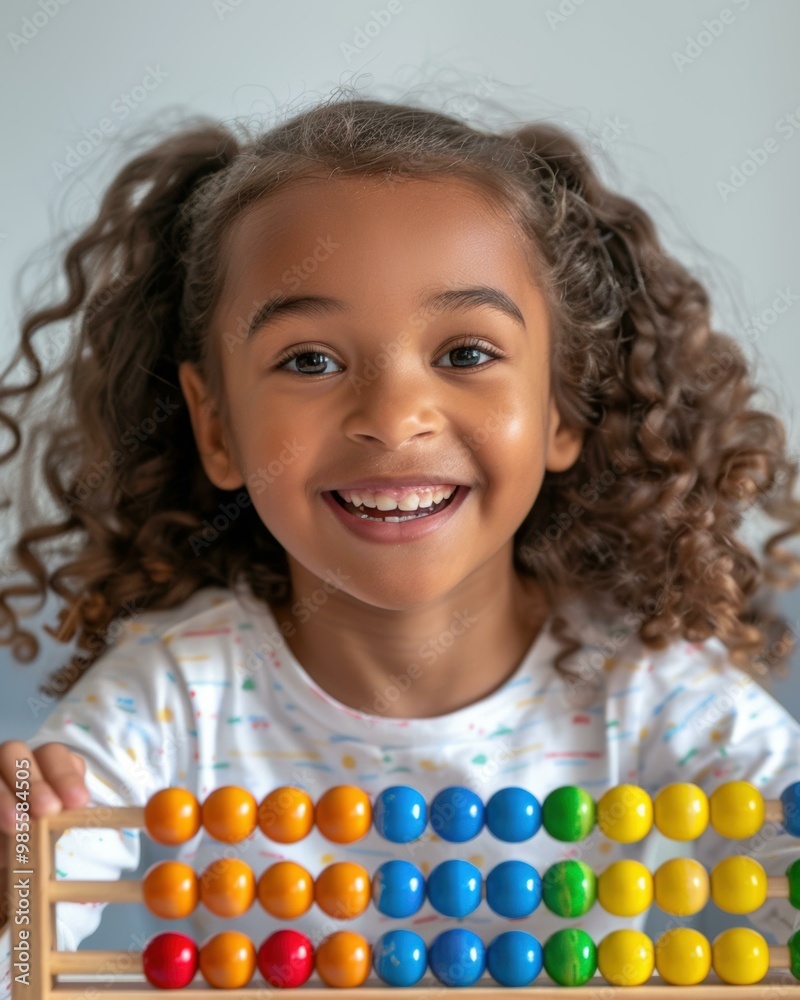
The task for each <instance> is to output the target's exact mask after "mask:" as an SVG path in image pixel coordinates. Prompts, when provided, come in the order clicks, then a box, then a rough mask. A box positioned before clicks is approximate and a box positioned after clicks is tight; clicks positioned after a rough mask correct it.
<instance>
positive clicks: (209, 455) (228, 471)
mask: <svg viewBox="0 0 800 1000" xmlns="http://www.w3.org/2000/svg"><path fill="white" fill-rule="evenodd" d="M178 380H179V381H180V384H181V389H182V391H183V395H184V398H185V399H186V405H187V406H188V407H189V416H190V418H191V421H192V430H193V431H194V439H195V442H196V443H197V450H198V452H199V453H200V460H201V461H202V463H203V468H204V469H205V470H206V475H207V476H208V478H209V479H210V480H211V482H212V483H213V484H214V485H215V486H216V487H217V488H218V489H220V490H235V489H236V488H237V487H238V486H242V485H244V476H243V475H242V474H241V472H240V471H239V468H238V464H237V460H236V458H235V456H234V454H233V449H232V448H231V446H230V444H229V441H228V433H227V431H226V428H225V427H224V425H223V421H222V418H221V417H220V414H219V410H218V409H217V405H216V403H215V402H214V400H213V399H212V396H211V393H210V391H209V389H208V387H207V385H206V383H205V381H204V379H203V376H202V375H201V374H200V372H199V371H198V370H197V368H196V367H195V365H193V364H192V363H191V362H190V361H182V362H181V364H180V365H178Z"/></svg>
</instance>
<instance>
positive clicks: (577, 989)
mask: <svg viewBox="0 0 800 1000" xmlns="http://www.w3.org/2000/svg"><path fill="white" fill-rule="evenodd" d="M792 984H795V985H792ZM332 989H333V988H332V987H330V986H325V984H324V983H320V984H319V985H316V986H300V987H297V988H293V989H291V990H286V991H284V990H279V989H277V988H273V987H270V986H268V985H267V984H266V983H264V982H263V981H262V980H260V979H259V980H258V981H256V982H253V983H252V984H251V985H249V986H244V987H242V988H240V989H235V990H227V989H226V990H225V991H224V992H220V991H219V990H217V989H215V988H214V987H212V986H208V985H206V984H204V985H197V986H187V987H184V988H183V989H181V990H175V991H172V992H174V995H175V997H176V1000H178V998H179V1000H212V998H213V997H223V996H224V998H225V1000H263V998H264V996H265V995H267V993H268V994H269V995H270V996H272V995H273V994H275V995H277V994H278V993H284V992H285V993H286V996H287V1000H288V997H289V995H290V994H291V1000H323V998H325V997H330V995H331V992H332ZM87 991H88V992H87ZM91 991H94V993H92V992H91ZM431 991H435V992H431ZM163 992H164V991H163V990H157V989H154V988H153V987H150V986H149V985H147V986H145V987H141V986H137V985H136V984H135V983H118V984H116V986H115V987H114V988H111V989H108V988H105V987H104V992H103V993H102V994H98V993H97V985H96V984H93V983H91V982H82V983H65V984H62V985H59V986H57V987H56V988H55V989H54V990H53V992H52V994H51V997H52V998H53V1000H87V996H89V997H91V996H92V995H95V996H98V995H99V996H107V997H109V998H113V1000H155V997H157V996H160V995H162V994H163ZM339 992H341V993H343V994H344V993H345V992H346V994H347V995H348V996H350V997H351V998H357V1000H400V998H403V997H405V998H406V1000H411V998H413V1000H419V998H420V997H425V996H429V995H430V996H431V997H432V998H435V1000H441V998H442V996H443V995H444V994H452V995H453V996H454V997H455V995H456V993H457V995H458V1000H462V998H463V1000H495V998H497V997H498V996H500V995H501V994H503V995H505V994H508V996H509V998H511V997H513V998H514V1000H598V998H600V1000H605V998H606V997H619V1000H698V998H699V1000H706V998H709V1000H765V998H766V1000H769V998H770V997H773V996H775V997H780V998H784V997H789V998H792V1000H796V998H797V997H798V996H800V986H798V985H797V982H796V980H794V979H787V978H786V977H785V976H783V977H781V978H774V977H769V978H764V979H762V980H761V982H760V983H754V984H753V985H752V986H729V985H728V984H727V983H723V982H721V981H720V980H718V979H717V980H716V981H714V982H708V983H703V984H700V985H699V986H670V985H669V984H667V983H664V982H663V981H662V980H660V979H658V978H653V979H651V980H649V981H648V982H646V983H643V984H642V985H641V986H609V985H608V983H606V981H605V980H604V979H602V978H601V977H595V978H594V979H590V980H589V982H588V983H586V984H585V985H584V986H553V985H551V984H550V983H542V984H541V985H540V986H524V987H520V986H517V987H513V988H508V989H506V988H504V987H502V986H498V985H497V983H493V982H487V983H486V984H485V985H476V986H467V987H458V988H456V987H447V986H443V985H442V984H441V983H439V982H438V981H436V980H434V979H431V978H429V977H425V978H424V979H421V980H420V981H419V982H418V983H417V984H416V985H415V986H411V987H392V986H389V987H386V986H377V985H368V984H366V983H365V984H364V985H363V986H356V987H353V989H352V990H347V991H339Z"/></svg>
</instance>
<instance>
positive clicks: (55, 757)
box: [0, 740, 90, 924]
mask: <svg viewBox="0 0 800 1000" xmlns="http://www.w3.org/2000/svg"><path fill="white" fill-rule="evenodd" d="M23 762H24V763H23ZM23 767H25V768H26V769H27V770H28V771H29V774H28V776H27V777H25V778H20V779H19V780H18V778H17V775H18V774H19V772H21V771H22V769H23ZM85 774H86V761H85V760H84V759H83V757H80V756H78V754H76V753H73V752H72V751H71V750H70V749H69V747H67V746H65V745H64V744H63V743H45V744H44V745H43V746H40V747H39V748H38V750H31V749H30V748H29V747H27V746H26V745H25V744H24V743H23V742H21V741H20V740H7V741H6V742H5V743H0V889H2V888H3V886H2V881H3V878H4V875H5V869H6V868H7V867H8V844H9V838H10V837H12V836H13V835H14V833H15V832H16V830H17V821H19V823H20V825H21V824H22V823H27V819H28V817H29V816H30V817H31V818H32V819H38V818H39V817H40V816H49V815H54V814H55V813H59V812H61V809H62V807H67V808H68V809H76V808H79V807H80V806H85V805H86V804H87V803H88V801H89V798H90V796H89V789H88V788H87V787H86V784H85V782H84V780H83V779H84V775H85ZM18 785H19V788H18V787H17V786H18ZM21 791H27V793H28V795H27V798H26V799H20V802H27V804H28V807H29V808H28V809H25V810H18V811H17V809H16V806H17V800H16V795H17V793H18V792H21ZM21 828H22V829H25V827H24V826H22V827H21ZM27 832H28V833H30V830H28V831H27ZM4 896H5V892H4V891H3V892H0V911H2V909H3V902H4V901H5V900H4V899H3V898H2V897H4ZM0 924H2V918H0Z"/></svg>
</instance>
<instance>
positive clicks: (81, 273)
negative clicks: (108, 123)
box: [0, 120, 238, 693]
mask: <svg viewBox="0 0 800 1000" xmlns="http://www.w3.org/2000/svg"><path fill="white" fill-rule="evenodd" d="M237 152H238V144H237V140H236V138H235V137H234V136H233V135H232V134H231V133H229V132H228V131H227V130H226V129H224V128H222V127H221V126H219V125H217V124H213V123H206V122H204V121H202V120H200V121H198V123H197V124H191V125H188V126H186V127H185V128H183V129H182V130H181V131H179V132H178V133H176V134H173V135H171V136H170V137H169V138H168V139H165V140H164V141H162V142H159V143H158V144H157V145H155V146H153V147H152V148H150V149H148V150H147V151H146V152H144V153H142V154H141V155H138V156H136V157H135V158H134V159H133V160H131V161H130V162H129V163H128V164H127V165H126V166H124V167H123V168H122V169H121V170H120V171H119V173H118V174H117V175H116V177H115V178H114V180H113V181H112V182H111V184H110V185H109V187H108V188H107V190H106V192H105V195H104V197H103V199H102V203H101V204H100V207H99V210H98V213H97V216H96V218H95V220H94V221H93V222H92V223H91V225H89V226H88V227H87V228H86V229H85V230H84V231H83V232H82V233H81V234H80V236H79V237H78V238H77V239H76V240H74V242H73V243H72V244H71V245H70V247H69V249H68V251H67V253H66V256H65V259H64V270H65V273H66V278H67V282H68V291H67V293H66V295H65V297H64V298H63V300H62V301H60V302H57V303H55V304H53V305H49V306H47V307H45V308H40V309H37V310H35V311H33V312H32V313H30V314H29V315H28V316H27V317H26V318H25V319H24V322H23V324H22V329H21V342H20V345H19V348H18V350H17V353H16V355H15V356H14V357H13V358H12V360H11V362H10V364H9V366H8V367H7V368H6V370H5V371H4V372H3V374H2V376H0V421H2V424H3V426H4V427H5V428H6V429H8V430H10V431H11V434H12V435H13V438H14V442H13V445H12V447H11V448H10V449H9V450H8V451H6V452H4V453H3V454H2V456H0V464H2V463H5V462H9V461H10V460H11V459H12V457H13V456H14V455H15V454H16V453H17V452H18V451H19V449H20V446H21V443H22V437H23V435H22V430H21V428H20V425H19V424H18V422H17V420H16V419H15V416H14V415H12V413H11V412H10V405H9V404H11V402H12V401H13V400H14V399H15V397H21V406H20V409H19V413H17V414H16V416H20V415H21V414H22V413H23V412H25V411H27V410H28V409H29V407H30V404H31V403H32V402H33V401H34V400H36V401H39V400H40V399H41V396H42V393H43V390H44V388H45V386H46V385H48V384H49V383H51V382H53V381H54V380H56V379H61V380H62V388H61V389H60V391H59V393H58V394H57V397H56V401H57V403H58V402H59V401H60V403H61V404H62V405H63V403H64V402H65V401H66V402H67V403H68V411H67V412H64V411H62V410H61V409H59V407H58V406H51V407H50V408H49V409H47V410H46V411H45V413H44V418H43V419H41V420H40V422H39V423H38V425H37V426H35V427H32V428H31V429H30V432H29V436H28V445H29V451H28V452H26V454H25V455H24V456H23V463H22V473H23V477H24V479H25V482H26V483H27V488H26V489H24V490H18V491H16V492H17V496H18V498H19V503H18V505H17V506H18V510H19V515H20V519H21V523H22V525H23V528H24V530H23V531H22V534H21V537H20V538H19V540H18V541H17V542H16V544H15V545H14V547H13V549H12V550H11V558H12V560H13V564H14V565H13V570H17V569H22V570H24V571H26V572H27V573H28V574H30V576H31V578H32V580H33V582H32V583H31V584H22V583H19V584H16V585H13V586H6V587H5V588H3V589H2V590H0V621H2V623H3V625H5V626H10V628H11V630H12V634H11V636H10V637H6V638H4V642H6V643H10V644H11V645H12V647H13V651H14V654H15V656H16V657H17V658H18V659H20V660H30V659H32V658H33V657H34V656H35V655H36V654H37V652H38V643H37V641H36V639H35V636H34V635H33V634H32V633H30V632H26V631H24V630H22V629H21V628H20V627H19V625H18V623H17V621H16V613H15V611H14V610H12V608H11V607H10V606H9V603H8V600H9V598H20V597H27V596H31V595H34V596H38V597H39V598H40V603H39V608H41V606H42V604H43V603H44V598H45V595H46V591H47V589H48V588H51V589H52V590H53V591H55V592H56V593H57V594H58V595H59V596H60V597H61V598H63V600H64V601H65V603H66V607H65V608H64V609H63V610H62V611H61V612H60V614H59V620H60V627H59V628H58V629H52V628H50V627H49V626H45V629H46V631H47V632H48V633H49V634H50V635H52V636H54V637H55V638H56V639H57V640H58V641H60V642H67V641H69V640H71V639H72V638H73V637H74V636H75V635H76V633H77V634H78V648H79V649H80V650H83V651H84V652H89V653H91V656H90V657H75V658H74V660H73V662H72V663H71V664H70V665H69V666H68V667H66V668H63V669H62V671H60V672H59V673H58V674H57V675H55V677H54V679H53V680H54V683H55V684H56V685H58V684H59V683H60V687H58V686H57V687H56V690H60V691H62V692H63V690H66V689H67V688H68V687H69V686H71V684H72V683H74V681H75V680H76V679H77V677H78V676H80V674H81V673H82V672H83V670H85V669H86V667H88V666H89V665H90V663H91V662H93V660H94V659H96V657H97V655H99V654H100V653H101V652H102V651H103V649H104V648H105V646H106V630H107V627H108V625H109V622H110V620H111V618H112V617H113V616H114V615H115V614H117V613H119V612H120V611H121V610H122V611H123V613H124V612H125V611H127V612H128V616H130V615H135V614H136V613H138V612H139V611H141V610H142V607H143V605H147V603H148V601H149V600H152V599H155V598H157V597H158V596H161V597H163V596H164V594H165V593H166V592H167V590H169V586H168V585H169V582H170V581H171V579H172V574H173V565H172V561H171V558H170V552H171V550H172V546H171V544H170V533H171V531H172V530H174V527H175V525H176V524H181V523H184V524H185V523H193V524H194V523H196V519H194V518H193V517H191V516H189V515H188V514H187V512H186V510H185V507H186V504H185V503H184V502H183V500H184V499H185V496H184V497H181V491H185V489H186V485H187V482H188V480H189V478H190V461H189V459H187V449H186V447H185V442H186V441H191V440H192V432H191V426H190V423H189V421H188V417H187V414H186V411H185V406H184V405H183V401H182V397H181V393H180V388H179V385H178V381H177V377H176V368H175V362H174V355H175V350H176V342H177V340H178V338H179V334H180V328H181V316H180V307H181V298H182V290H183V283H184V265H183V261H182V253H183V250H184V245H185V243H186V240H187V238H189V234H190V220H191V215H190V213H188V212H187V207H188V206H189V203H190V201H191V197H192V193H193V191H195V190H196V189H197V188H198V187H199V186H200V185H202V183H203V182H204V180H207V179H209V178H212V177H213V176H214V175H217V174H219V173H220V172H224V171H225V169H226V168H227V167H228V166H229V165H230V164H231V163H232V162H233V160H234V159H235V157H236V155H237ZM70 318H71V319H72V320H73V323H72V330H71V341H70V344H69V348H70V349H69V351H68V355H67V357H66V358H65V359H64V361H63V362H62V364H61V365H60V366H59V367H58V368H57V369H56V370H54V371H52V372H49V373H47V374H46V375H45V374H43V371H42V362H41V359H40V357H39V355H38V353H37V345H35V344H34V338H35V335H36V334H37V332H38V331H40V330H42V329H43V328H45V327H47V326H48V325H49V324H51V323H54V322H56V321H59V320H66V319H70ZM23 362H24V363H26V364H27V366H29V369H30V370H32V374H33V377H32V379H31V380H30V381H27V382H22V383H21V384H10V382H9V375H10V373H11V372H12V371H13V370H14V368H15V367H16V366H17V365H21V363H23ZM19 401H20V400H18V402H19ZM44 433H47V434H48V435H49V447H48V449H47V451H46V454H45V457H44V468H43V471H44V478H45V481H46V485H47V488H48V492H49V496H50V499H52V501H53V502H54V503H55V507H56V509H57V511H58V515H59V519H58V521H57V522H56V523H51V524H42V523H37V522H36V518H37V516H40V515H38V512H37V511H36V510H35V506H34V503H33V500H34V497H35V496H36V490H35V487H34V486H33V485H32V483H31V479H30V476H31V472H32V468H33V466H34V462H33V461H32V459H31V457H30V452H32V451H33V444H34V442H35V439H36V438H37V437H39V436H40V435H42V434H44ZM10 506H11V501H10V500H8V501H6V503H5V507H6V508H8V507H10ZM75 532H80V533H81V536H82V541H83V545H82V548H81V550H80V552H79V553H77V554H75V550H74V547H70V546H66V545H64V546H62V547H61V548H60V549H58V550H57V551H58V552H59V554H69V553H71V554H73V555H75V558H73V559H72V560H71V561H68V562H66V563H65V564H64V565H62V566H61V567H60V568H59V569H57V570H56V571H55V572H54V573H52V575H48V572H47V568H46V566H45V563H44V561H43V559H42V558H41V556H40V555H39V553H37V551H36V550H35V547H38V546H44V545H45V544H47V543H53V542H56V541H60V540H61V539H62V538H63V537H64V536H70V535H73V534H74V533H75ZM6 575H8V574H6ZM201 575H202V570H201V569H200V567H199V566H198V567H197V568H196V571H195V579H194V580H192V579H191V578H190V576H187V577H186V578H184V579H183V581H182V582H181V584H180V586H178V587H177V588H176V589H175V590H174V592H172V593H171V594H170V597H169V601H168V603H170V602H171V603H177V602H178V601H180V600H183V599H185V597H186V596H188V594H190V593H191V592H192V590H194V589H196V587H197V585H198V580H199V578H200V576H201ZM70 579H76V580H77V581H78V582H79V589H78V590H77V591H73V590H72V589H70V587H69V586H68V581H69V580H70ZM27 613H31V612H30V611H29V612H27ZM42 690H43V691H45V692H46V693H50V689H49V688H48V687H47V686H44V687H43V688H42Z"/></svg>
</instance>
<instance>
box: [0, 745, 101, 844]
mask: <svg viewBox="0 0 800 1000" xmlns="http://www.w3.org/2000/svg"><path fill="white" fill-rule="evenodd" d="M74 757H75V755H74V754H73V753H72V752H71V751H70V750H69V749H68V748H67V747H66V746H64V745H63V744H62V743H46V744H44V746H41V747H39V748H38V749H36V750H33V751H32V750H31V748H30V747H29V746H27V745H26V744H25V743H23V742H22V741H21V740H9V741H8V742H6V743H3V744H2V746H0V778H2V782H3V784H2V785H0V833H7V834H11V833H13V831H14V828H15V822H16V813H17V812H19V813H20V814H21V815H30V816H31V817H32V818H33V819H37V818H38V817H40V816H44V815H48V814H53V813H57V812H60V811H61V808H62V805H66V806H68V807H73V806H79V805H85V804H86V800H87V799H88V792H87V791H81V790H80V786H82V787H84V788H85V786H84V782H83V777H82V776H81V775H80V774H79V771H78V766H77V764H76V762H75V760H74ZM26 771H27V774H26V773H25V772H26ZM76 785H78V786H79V787H78V788H77V789H76V787H75V786H76ZM18 786H19V787H18ZM62 793H63V794H62ZM17 802H19V804H20V806H21V808H18V807H17ZM26 807H27V808H26Z"/></svg>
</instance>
